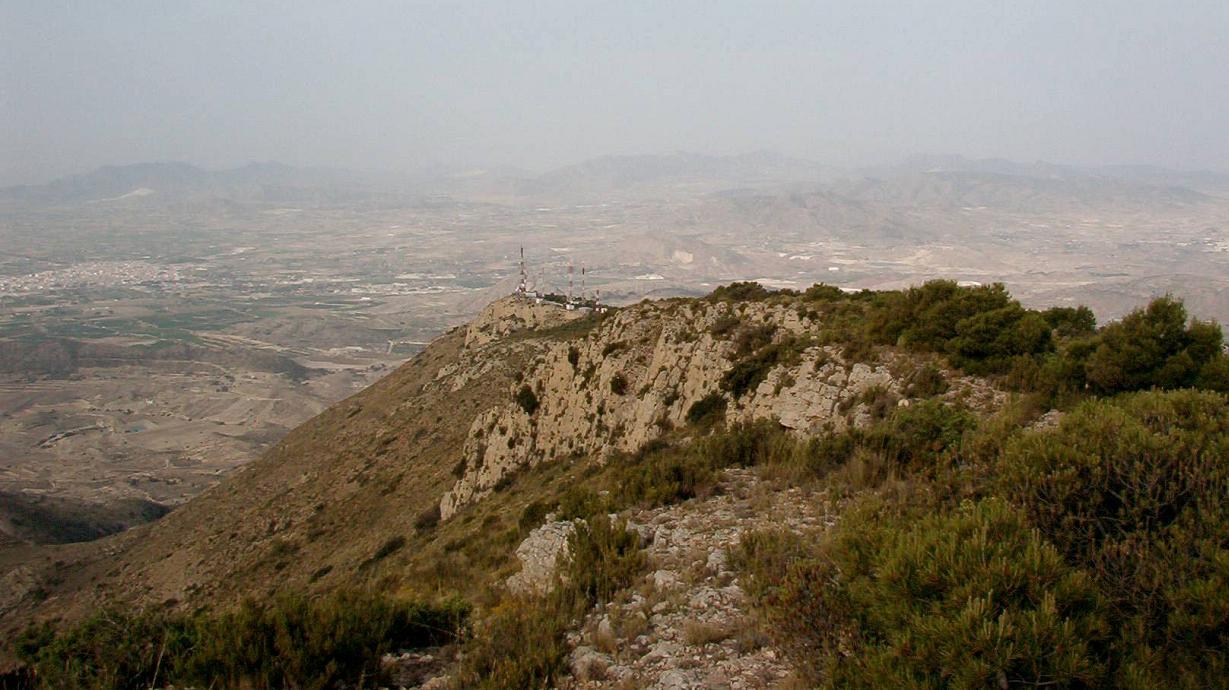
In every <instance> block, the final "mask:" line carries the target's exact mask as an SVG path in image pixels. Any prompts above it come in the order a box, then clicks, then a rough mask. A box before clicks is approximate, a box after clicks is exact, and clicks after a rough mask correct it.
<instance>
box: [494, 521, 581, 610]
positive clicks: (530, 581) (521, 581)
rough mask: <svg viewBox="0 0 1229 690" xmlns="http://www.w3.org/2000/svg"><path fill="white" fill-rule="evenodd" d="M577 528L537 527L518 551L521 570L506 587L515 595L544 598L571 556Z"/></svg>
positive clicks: (560, 523)
mask: <svg viewBox="0 0 1229 690" xmlns="http://www.w3.org/2000/svg"><path fill="white" fill-rule="evenodd" d="M575 532H576V525H575V524H573V523H571V522H565V521H550V520H548V521H547V522H546V523H545V524H543V525H542V526H540V527H537V528H536V529H534V530H533V531H531V532H530V533H529V536H527V537H526V538H525V540H524V541H522V542H521V544H520V546H518V547H516V559H517V560H518V561H520V562H521V569H520V570H519V571H518V572H517V573H515V574H514V575H512V576H511V577H509V578H508V579H507V581H506V583H505V584H507V586H508V589H509V590H510V591H512V592H513V593H515V594H545V593H547V592H548V591H550V587H551V584H552V583H554V581H555V572H556V570H557V569H558V566H559V563H560V561H563V562H566V559H567V558H568V555H569V548H568V544H569V540H570V539H571V538H572V534H573V533H575Z"/></svg>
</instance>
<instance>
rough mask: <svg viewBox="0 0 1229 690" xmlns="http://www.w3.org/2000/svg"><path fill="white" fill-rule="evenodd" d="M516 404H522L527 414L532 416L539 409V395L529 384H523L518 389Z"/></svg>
mask: <svg viewBox="0 0 1229 690" xmlns="http://www.w3.org/2000/svg"><path fill="white" fill-rule="evenodd" d="M516 404H517V405H520V406H521V409H522V410H524V411H525V414H527V415H529V416H531V417H532V416H533V413H534V412H537V411H538V405H539V402H538V395H537V394H536V393H534V392H533V389H532V388H530V387H529V386H521V387H520V389H519V390H517V391H516Z"/></svg>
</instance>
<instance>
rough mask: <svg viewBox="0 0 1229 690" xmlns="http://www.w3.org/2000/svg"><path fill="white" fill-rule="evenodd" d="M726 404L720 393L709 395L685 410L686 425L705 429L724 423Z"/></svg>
mask: <svg viewBox="0 0 1229 690" xmlns="http://www.w3.org/2000/svg"><path fill="white" fill-rule="evenodd" d="M727 405H728V403H727V402H726V399H725V396H724V395H722V394H720V393H716V392H714V393H709V394H708V395H706V396H704V397H703V398H700V399H699V400H697V401H695V402H694V403H692V404H691V407H689V408H687V423H688V424H691V425H694V426H701V427H707V426H712V425H714V424H720V423H721V422H723V421H725V410H726V407H727Z"/></svg>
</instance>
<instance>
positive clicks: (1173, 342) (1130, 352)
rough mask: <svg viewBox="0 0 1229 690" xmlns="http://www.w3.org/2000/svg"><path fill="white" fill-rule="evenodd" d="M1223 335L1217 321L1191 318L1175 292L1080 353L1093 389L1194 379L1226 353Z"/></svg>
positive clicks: (1125, 319)
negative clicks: (1208, 321) (1188, 317)
mask: <svg viewBox="0 0 1229 690" xmlns="http://www.w3.org/2000/svg"><path fill="white" fill-rule="evenodd" d="M1222 339H1223V336H1222V334H1221V330H1220V327H1219V326H1217V325H1216V324H1214V323H1207V322H1202V321H1193V322H1191V323H1190V324H1189V325H1188V324H1187V314H1186V308H1185V307H1184V306H1183V305H1182V302H1180V301H1178V300H1175V299H1173V298H1171V297H1162V298H1159V299H1155V300H1153V301H1152V302H1151V303H1149V304H1148V306H1147V307H1146V308H1144V309H1137V310H1135V311H1133V312H1131V313H1130V314H1128V315H1127V316H1125V317H1123V319H1122V320H1121V321H1119V322H1117V323H1114V324H1110V325H1109V326H1106V327H1105V328H1104V329H1102V330H1101V332H1100V333H1099V334H1097V338H1096V341H1095V346H1094V347H1092V348H1091V351H1090V352H1088V353H1087V356H1086V357H1081V358H1080V359H1081V360H1082V362H1083V369H1084V379H1085V380H1086V381H1087V383H1088V386H1089V388H1091V389H1092V391H1093V392H1095V393H1102V394H1110V393H1117V392H1121V391H1135V390H1143V389H1148V388H1183V387H1188V386H1192V385H1194V384H1195V383H1196V382H1197V381H1198V380H1199V378H1200V374H1201V373H1202V372H1203V371H1204V368H1205V367H1208V366H1209V365H1211V366H1212V367H1215V366H1217V365H1216V364H1214V363H1213V362H1214V360H1216V359H1223V358H1224V357H1225V355H1224V354H1223V353H1222V352H1221V343H1222Z"/></svg>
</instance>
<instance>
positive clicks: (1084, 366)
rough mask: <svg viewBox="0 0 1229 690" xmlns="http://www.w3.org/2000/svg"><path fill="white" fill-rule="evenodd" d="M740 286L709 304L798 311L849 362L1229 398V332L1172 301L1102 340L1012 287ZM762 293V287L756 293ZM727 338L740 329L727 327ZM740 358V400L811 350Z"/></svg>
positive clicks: (734, 383)
mask: <svg viewBox="0 0 1229 690" xmlns="http://www.w3.org/2000/svg"><path fill="white" fill-rule="evenodd" d="M752 285H754V284H745V283H735V284H732V285H730V286H725V287H722V288H718V289H717V290H715V291H714V292H713V293H712V295H710V297H709V298H710V299H712V300H714V301H729V300H734V299H739V298H740V296H745V297H741V298H742V299H747V300H752V299H753V300H756V301H770V302H777V303H780V304H787V305H793V306H795V307H796V308H797V310H798V311H799V313H800V314H802V315H804V316H806V317H808V318H810V319H812V320H813V322H814V324H813V325H814V329H815V332H814V334H813V338H814V340H815V342H818V343H821V344H822V343H835V344H838V345H840V346H841V348H842V352H843V353H844V354H845V356H846V357H847V358H850V359H855V360H859V359H869V358H872V357H873V356H874V348H875V347H877V346H878V347H883V346H889V347H896V348H901V349H904V350H909V351H914V352H927V353H938V354H941V355H944V356H945V357H947V359H948V361H949V362H950V363H951V365H952V366H955V367H957V368H960V369H963V370H965V371H967V372H969V373H972V374H978V375H983V376H992V377H998V378H999V379H1000V380H1001V381H1002V382H1003V383H1004V384H1005V385H1007V386H1009V387H1011V388H1014V389H1016V390H1020V391H1026V392H1038V393H1042V394H1044V395H1046V396H1048V397H1049V398H1051V399H1055V400H1058V399H1063V398H1069V397H1071V396H1081V395H1087V394H1098V395H1112V394H1115V393H1121V392H1129V391H1135V390H1148V389H1150V388H1154V387H1155V388H1162V389H1176V388H1183V387H1190V386H1198V387H1200V388H1205V389H1209V390H1219V391H1229V356H1226V355H1225V353H1224V351H1223V347H1222V345H1223V336H1222V333H1221V329H1220V327H1219V326H1217V325H1216V324H1214V323H1209V322H1203V321H1199V320H1190V319H1189V316H1188V314H1187V312H1186V309H1185V307H1184V306H1183V305H1182V303H1181V302H1180V301H1178V300H1175V299H1173V298H1171V297H1161V298H1157V299H1155V300H1153V301H1152V302H1151V303H1150V304H1149V305H1147V306H1146V307H1144V308H1142V309H1138V310H1136V311H1134V312H1132V313H1131V314H1129V315H1127V316H1126V317H1124V318H1123V319H1121V320H1120V321H1117V322H1114V323H1111V324H1109V325H1107V326H1105V327H1103V328H1101V329H1100V330H1098V329H1097V328H1096V320H1095V318H1094V317H1093V314H1092V312H1091V311H1090V310H1089V309H1088V308H1087V307H1078V308H1069V307H1056V308H1053V309H1048V310H1044V311H1038V310H1033V309H1026V308H1024V307H1023V306H1021V305H1020V303H1019V302H1017V301H1016V300H1014V299H1012V298H1011V295H1010V294H1008V292H1007V290H1006V289H1005V288H1004V287H1003V286H1002V285H1001V284H994V285H989V286H979V287H960V286H958V285H956V283H955V282H953V281H948V280H934V281H930V282H928V283H925V284H924V285H921V286H919V287H914V288H909V289H907V290H891V291H883V292H874V291H864V292H860V293H852V294H846V293H843V292H841V291H840V290H837V289H835V288H831V287H830V286H825V285H816V286H814V287H812V288H810V289H808V290H807V291H806V292H804V293H802V294H801V295H799V294H798V293H796V292H793V291H781V292H776V293H774V292H771V291H768V290H765V289H764V288H762V287H759V286H755V287H751V286H752ZM756 288H758V289H756ZM725 328H726V330H727V331H732V330H733V329H734V325H733V324H729V325H726V326H725ZM752 342H753V343H754V344H755V345H756V347H754V348H750V349H745V348H740V349H739V351H738V352H737V354H736V357H735V363H734V365H733V366H732V367H731V368H730V370H729V372H727V374H726V378H725V379H724V380H723V382H722V385H723V387H724V388H725V390H728V391H730V392H731V394H732V395H733V396H734V397H739V396H740V395H741V394H742V393H743V392H745V391H748V390H751V389H752V388H754V387H755V386H756V385H758V384H759V382H760V381H762V380H763V378H764V376H765V375H766V374H767V371H768V370H770V369H771V368H772V367H773V366H775V365H776V364H777V363H779V362H781V361H782V359H783V358H784V357H787V356H789V355H790V353H791V352H792V351H795V350H796V349H797V348H798V347H799V346H806V345H809V344H810V343H809V342H807V341H796V342H795V343H793V345H792V346H791V345H790V344H787V343H780V342H778V343H776V344H770V345H764V344H762V343H758V342H754V341H753V340H752Z"/></svg>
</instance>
